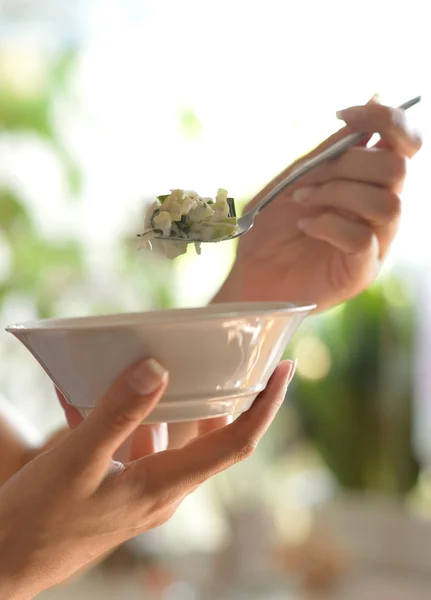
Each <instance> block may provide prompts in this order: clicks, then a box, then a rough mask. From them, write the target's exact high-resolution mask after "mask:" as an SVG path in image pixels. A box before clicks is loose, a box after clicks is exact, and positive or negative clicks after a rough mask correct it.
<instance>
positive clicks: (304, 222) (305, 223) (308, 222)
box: [296, 219, 314, 231]
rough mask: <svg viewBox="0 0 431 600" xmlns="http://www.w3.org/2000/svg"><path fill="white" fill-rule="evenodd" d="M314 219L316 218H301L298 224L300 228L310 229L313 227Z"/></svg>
mask: <svg viewBox="0 0 431 600" xmlns="http://www.w3.org/2000/svg"><path fill="white" fill-rule="evenodd" d="M313 221H314V219H300V220H299V221H298V223H297V224H296V225H297V227H298V229H302V230H303V231H308V230H309V229H310V228H311V226H312V224H313Z"/></svg>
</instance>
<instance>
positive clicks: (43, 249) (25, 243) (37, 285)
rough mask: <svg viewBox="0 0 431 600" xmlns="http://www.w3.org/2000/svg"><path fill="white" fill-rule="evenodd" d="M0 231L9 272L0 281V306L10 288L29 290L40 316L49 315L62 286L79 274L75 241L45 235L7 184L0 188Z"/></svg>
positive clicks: (80, 265)
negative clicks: (5, 277) (50, 239)
mask: <svg viewBox="0 0 431 600" xmlns="http://www.w3.org/2000/svg"><path fill="white" fill-rule="evenodd" d="M0 232H1V233H2V238H3V241H6V242H7V243H8V247H9V261H10V266H9V272H10V276H9V278H8V280H7V282H3V283H2V284H0V308H1V305H2V303H3V301H4V299H5V298H6V296H7V294H8V293H9V292H13V293H15V294H16V293H18V294H26V293H29V292H31V295H32V298H33V300H34V304H35V308H36V310H37V313H38V314H39V316H40V317H49V316H51V314H52V312H53V306H54V305H55V304H56V302H57V301H58V299H59V297H60V296H61V294H62V292H63V290H64V287H65V286H69V285H71V283H75V282H76V281H77V280H78V278H79V277H80V276H82V273H83V268H84V267H83V257H82V252H81V250H80V247H79V244H78V242H76V241H74V240H64V241H62V242H56V243H54V242H52V241H48V240H47V239H44V237H43V236H42V235H41V234H40V233H39V232H38V231H37V229H36V227H35V225H34V223H33V222H32V219H31V218H30V215H29V213H28V211H27V209H26V207H25V204H24V203H23V201H22V200H20V199H19V198H18V197H17V196H16V195H15V193H14V192H13V191H12V190H10V189H8V188H0Z"/></svg>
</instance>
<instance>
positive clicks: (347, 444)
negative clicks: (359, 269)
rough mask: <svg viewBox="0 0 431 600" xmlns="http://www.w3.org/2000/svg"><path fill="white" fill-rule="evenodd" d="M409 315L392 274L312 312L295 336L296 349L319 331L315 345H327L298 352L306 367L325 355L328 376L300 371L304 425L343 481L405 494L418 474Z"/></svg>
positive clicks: (297, 391) (407, 304)
mask: <svg viewBox="0 0 431 600" xmlns="http://www.w3.org/2000/svg"><path fill="white" fill-rule="evenodd" d="M404 285H405V284H404ZM414 316H415V312H414V307H413V304H412V302H411V300H410V298H409V296H408V294H407V293H406V291H405V289H404V288H403V282H402V281H401V280H400V279H398V278H397V277H395V276H394V275H392V276H390V277H388V278H386V279H383V280H381V281H379V282H378V283H376V284H374V286H372V287H371V288H370V289H369V290H367V291H366V292H365V293H363V294H361V295H360V296H358V297H357V298H354V299H353V300H350V301H349V302H348V303H346V304H345V305H343V306H342V307H341V308H337V309H335V310H334V311H332V313H328V314H326V315H322V316H318V317H315V318H311V319H310V320H309V322H308V324H307V323H306V324H305V325H306V326H304V328H303V329H302V330H301V331H300V333H299V335H298V337H297V338H296V346H297V348H298V350H299V349H300V347H301V341H302V347H303V348H305V347H306V345H307V340H309V341H310V340H311V341H312V340H316V339H317V340H318V341H319V342H320V344H321V346H316V345H314V347H316V348H318V347H320V348H323V349H324V350H325V351H324V352H323V353H322V352H320V353H316V355H315V356H313V355H312V354H310V356H308V357H307V356H304V357H303V359H304V360H308V361H310V365H311V367H312V366H313V365H312V362H313V360H320V361H323V362H325V361H328V359H329V362H328V364H327V371H328V372H327V374H326V376H323V377H316V378H315V379H314V378H313V377H311V378H310V377H308V378H307V377H306V373H305V376H304V374H303V376H302V377H301V376H299V377H298V378H297V381H296V386H295V393H294V398H295V403H296V406H297V408H298V411H299V414H300V416H301V418H302V422H303V425H304V428H305V431H306V432H307V433H308V435H309V437H310V438H311V439H312V440H313V441H314V442H315V444H316V445H317V447H318V449H319V451H320V453H321V455H322V457H323V458H324V460H325V462H326V463H327V465H328V466H329V468H330V469H331V471H332V472H333V474H334V475H335V477H336V479H337V480H338V482H339V484H340V485H341V486H342V487H344V488H347V489H352V490H355V489H356V490H367V491H373V492H383V493H390V494H395V495H400V496H404V495H406V494H407V493H408V492H410V490H411V489H412V488H413V487H414V485H415V483H416V481H417V477H418V463H417V461H416V459H415V457H414V454H413V444H412V415H413V402H414V395H413V369H412V367H413V355H414V353H413V340H414ZM304 342H305V344H304ZM309 347H310V348H312V347H313V343H311V344H309ZM299 360H300V361H301V360H302V357H299ZM315 366H316V367H318V365H315ZM318 371H319V369H318V368H317V369H315V370H314V374H318ZM310 374H311V373H310Z"/></svg>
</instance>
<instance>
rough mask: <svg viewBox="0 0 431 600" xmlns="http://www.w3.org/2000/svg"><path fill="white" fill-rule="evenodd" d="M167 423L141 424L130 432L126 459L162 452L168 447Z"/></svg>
mask: <svg viewBox="0 0 431 600" xmlns="http://www.w3.org/2000/svg"><path fill="white" fill-rule="evenodd" d="M168 442H169V435H168V424H167V423H157V424H154V425H141V426H140V427H138V428H137V429H136V431H135V432H134V433H133V434H132V438H131V444H130V448H129V455H128V457H127V459H126V460H127V461H129V462H132V461H134V460H138V459H140V458H143V457H144V456H148V455H149V454H155V453H156V452H162V451H163V450H166V449H167V447H168Z"/></svg>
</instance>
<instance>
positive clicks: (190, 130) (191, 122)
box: [179, 108, 202, 139]
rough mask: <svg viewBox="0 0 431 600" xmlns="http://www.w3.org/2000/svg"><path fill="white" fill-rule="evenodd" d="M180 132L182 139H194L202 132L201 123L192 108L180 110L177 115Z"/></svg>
mask: <svg viewBox="0 0 431 600" xmlns="http://www.w3.org/2000/svg"><path fill="white" fill-rule="evenodd" d="M179 124H180V130H181V132H182V133H183V135H184V137H186V138H190V139H196V138H198V137H199V136H200V134H201V132H202V123H201V122H200V120H199V117H198V116H197V114H196V113H195V112H194V110H193V109H192V108H182V109H181V110H180V113H179Z"/></svg>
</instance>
